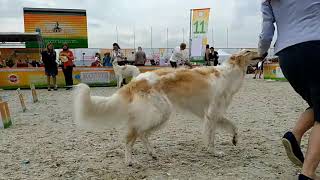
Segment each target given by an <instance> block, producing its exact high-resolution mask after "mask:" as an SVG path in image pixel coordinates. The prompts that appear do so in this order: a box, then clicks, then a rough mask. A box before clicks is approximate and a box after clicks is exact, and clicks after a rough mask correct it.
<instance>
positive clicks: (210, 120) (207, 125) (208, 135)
mask: <svg viewBox="0 0 320 180" xmlns="http://www.w3.org/2000/svg"><path fill="white" fill-rule="evenodd" d="M216 124H217V118H215V117H209V116H207V117H206V118H205V122H204V132H203V135H204V142H205V147H206V148H207V151H209V152H212V151H213V149H214V140H215V135H216Z"/></svg>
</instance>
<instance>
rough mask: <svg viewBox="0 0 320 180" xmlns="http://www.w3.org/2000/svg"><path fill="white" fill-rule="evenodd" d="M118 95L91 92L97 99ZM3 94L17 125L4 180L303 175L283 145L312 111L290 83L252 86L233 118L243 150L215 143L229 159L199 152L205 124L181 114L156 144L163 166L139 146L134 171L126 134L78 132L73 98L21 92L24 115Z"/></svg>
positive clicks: (2, 158)
mask: <svg viewBox="0 0 320 180" xmlns="http://www.w3.org/2000/svg"><path fill="white" fill-rule="evenodd" d="M115 91H116V89H115V88H106V87H101V88H92V94H93V95H101V96H105V95H111V94H112V93H114V92H115ZM0 93H1V96H7V97H5V98H7V99H9V107H10V111H11V114H12V118H13V120H14V125H13V126H12V127H11V128H9V129H6V130H3V129H2V130H0V179H76V180H78V179H230V180H232V179H292V178H293V177H294V176H295V175H296V174H297V173H298V172H299V170H300V169H299V168H297V167H294V166H293V165H292V164H291V163H290V162H289V160H288V159H287V157H286V156H285V153H284V149H283V146H282V144H281V141H280V138H281V137H282V135H283V134H284V132H286V131H287V130H289V129H290V128H291V127H293V125H294V122H295V121H296V118H297V117H298V115H299V113H300V112H302V111H303V110H304V109H305V108H306V107H307V106H306V104H305V103H304V101H303V100H302V99H301V98H300V97H299V96H297V95H296V94H295V93H294V91H293V90H292V89H291V87H290V85H289V84H288V83H287V82H266V81H264V80H253V79H251V77H247V78H246V80H245V83H244V85H243V87H242V88H241V90H240V92H239V93H238V94H237V95H236V96H235V97H234V100H233V103H232V105H231V107H230V108H229V110H228V114H227V116H228V117H229V118H230V119H232V121H233V122H235V124H236V125H237V126H238V128H239V135H240V139H239V144H238V146H233V145H232V143H231V135H229V134H227V133H226V132H224V131H218V134H217V137H216V145H215V150H216V151H222V152H223V153H224V155H222V156H217V155H215V154H213V153H208V152H206V151H204V150H201V149H202V147H203V144H202V136H201V121H200V120H198V119H196V118H194V117H192V116H186V115H183V114H182V113H179V112H178V113H177V115H176V116H174V117H173V118H172V119H171V120H170V122H169V123H168V124H167V126H166V127H165V128H164V129H162V130H160V131H157V132H156V133H154V134H153V135H152V136H151V138H150V140H151V143H152V145H153V146H154V147H155V150H156V152H157V154H158V160H153V159H152V158H151V157H149V156H148V155H147V154H146V150H145V149H144V148H143V145H142V143H141V142H140V141H138V142H137V143H136V144H135V146H134V156H133V157H134V159H135V164H134V166H133V167H127V166H126V165H125V163H124V143H123V142H124V141H123V136H124V131H123V130H121V129H120V130H118V129H104V130H102V131H99V132H96V131H90V130H81V129H78V128H77V127H76V126H75V125H74V123H73V121H72V114H71V110H72V104H71V101H72V92H71V91H66V90H64V89H59V91H57V92H54V91H51V92H48V91H46V90H44V89H43V90H38V95H39V100H40V102H38V103H35V104H33V103H31V99H30V95H31V92H30V91H28V90H23V91H22V93H23V94H24V96H25V99H26V102H27V106H28V111H27V112H24V113H23V112H22V111H21V106H20V104H19V101H18V97H17V95H16V92H15V91H0ZM106 116H107V114H106ZM307 138H308V136H307V137H305V138H304V140H303V143H302V147H303V149H304V151H305V149H306V143H307Z"/></svg>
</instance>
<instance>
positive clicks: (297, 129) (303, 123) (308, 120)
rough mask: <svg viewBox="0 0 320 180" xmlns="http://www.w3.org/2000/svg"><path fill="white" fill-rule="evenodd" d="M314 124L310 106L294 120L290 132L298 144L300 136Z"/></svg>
mask: <svg viewBox="0 0 320 180" xmlns="http://www.w3.org/2000/svg"><path fill="white" fill-rule="evenodd" d="M313 125H314V113H313V109H312V108H308V109H306V110H305V111H304V112H303V113H302V114H301V115H300V117H299V119H298V121H297V122H296V124H295V126H294V128H293V130H292V133H293V135H294V136H295V138H296V139H297V141H298V143H299V144H300V142H301V139H302V136H303V135H304V134H305V133H306V132H307V131H308V130H309V129H310V128H312V127H313Z"/></svg>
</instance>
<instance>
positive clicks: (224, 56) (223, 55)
mask: <svg viewBox="0 0 320 180" xmlns="http://www.w3.org/2000/svg"><path fill="white" fill-rule="evenodd" d="M218 54H219V63H220V64H222V63H223V62H224V61H226V60H228V59H229V58H230V57H231V56H232V55H231V54H229V53H227V52H225V51H223V50H221V49H219V50H218Z"/></svg>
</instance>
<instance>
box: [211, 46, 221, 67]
mask: <svg viewBox="0 0 320 180" xmlns="http://www.w3.org/2000/svg"><path fill="white" fill-rule="evenodd" d="M218 59H219V55H218V52H217V51H215V50H214V47H211V48H210V53H209V61H210V64H211V62H213V65H214V66H217V65H218V63H219V61H218Z"/></svg>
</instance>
